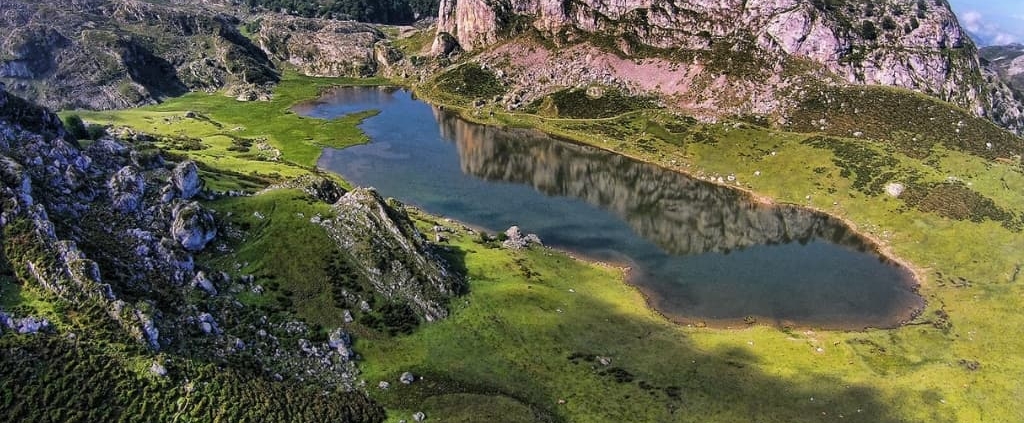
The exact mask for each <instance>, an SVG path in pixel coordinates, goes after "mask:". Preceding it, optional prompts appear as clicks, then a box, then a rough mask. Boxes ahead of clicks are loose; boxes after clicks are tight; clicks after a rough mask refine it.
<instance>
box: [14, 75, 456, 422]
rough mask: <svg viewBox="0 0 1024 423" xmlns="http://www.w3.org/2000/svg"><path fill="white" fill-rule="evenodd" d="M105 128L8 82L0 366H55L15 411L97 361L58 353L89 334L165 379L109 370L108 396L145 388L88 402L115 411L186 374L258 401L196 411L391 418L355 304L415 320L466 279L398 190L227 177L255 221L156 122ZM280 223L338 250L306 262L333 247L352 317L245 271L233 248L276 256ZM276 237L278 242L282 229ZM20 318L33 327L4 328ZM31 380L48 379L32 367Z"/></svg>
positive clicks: (19, 399)
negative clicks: (95, 131)
mask: <svg viewBox="0 0 1024 423" xmlns="http://www.w3.org/2000/svg"><path fill="white" fill-rule="evenodd" d="M190 113H191V112H190ZM192 116H193V118H196V117H197V116H196V115H195V114H194V113H193V114H192ZM110 132H111V133H112V134H115V135H106V134H104V135H103V136H101V137H100V138H99V139H98V140H96V141H91V142H89V143H87V144H86V146H83V145H82V144H80V143H79V142H78V141H76V140H75V139H74V138H73V137H72V136H71V135H70V134H69V133H68V131H67V130H65V129H64V126H63V124H62V123H61V120H60V119H59V118H58V117H57V116H56V115H55V114H53V113H52V112H50V111H48V110H46V109H44V108H42V107H39V106H37V105H34V104H32V103H30V102H28V101H26V100H23V99H21V98H18V97H16V96H13V95H9V94H8V93H7V92H6V91H5V90H4V89H3V85H0V176H2V178H0V179H2V185H0V200H2V203H3V204H4V206H3V212H2V214H0V229H2V235H0V241H2V245H0V300H2V302H0V336H2V339H0V341H2V342H0V349H3V350H4V353H3V354H0V357H4V358H3V359H2V360H0V367H3V368H5V369H13V368H22V367H23V365H20V364H18V363H20V362H22V360H27V361H28V362H31V363H33V364H32V365H33V366H36V367H35V368H37V371H39V372H43V373H45V374H48V375H49V376H47V377H48V378H51V382H45V381H43V380H37V379H36V378H35V377H34V376H30V375H23V374H21V373H18V375H17V376H11V377H12V379H9V380H10V381H15V380H18V381H21V382H19V388H18V390H17V392H12V393H11V394H12V395H14V398H15V399H16V401H14V402H13V403H11V402H8V403H5V404H2V405H0V414H2V415H5V416H18V415H21V414H19V413H23V412H25V411H27V410H17V409H8V408H7V407H9V406H10V405H11V404H26V403H29V402H31V401H32V399H31V398H33V397H37V396H39V395H38V392H39V390H41V389H49V388H45V386H47V385H48V384H51V383H59V384H61V386H63V384H66V383H68V381H69V380H72V379H73V378H75V377H79V376H82V375H81V374H79V373H76V372H71V371H66V372H64V373H53V372H52V371H51V370H50V369H54V368H55V367H53V366H58V365H63V364H61V363H65V362H66V365H67V366H75V368H76V369H78V368H81V367H78V366H85V367H89V366H93V365H94V364H95V363H94V361H82V359H80V358H66V357H65V358H61V355H62V354H75V353H76V351H78V352H81V351H83V350H81V349H80V347H78V346H77V345H78V344H77V343H78V342H79V341H78V340H82V341H84V342H87V343H89V345H92V346H91V347H89V348H94V349H97V352H96V353H95V354H99V355H102V354H108V353H109V352H110V351H114V350H118V351H120V350H127V351H130V352H131V355H130V356H129V358H128V359H127V360H130V361H132V363H136V364H126V363H119V364H115V365H114V366H113V367H104V368H103V370H92V372H101V371H102V372H108V371H109V372H115V373H117V372H121V373H123V372H124V371H125V369H126V368H128V369H131V368H132V366H136V367H138V366H139V365H138V364H137V363H145V364H144V365H143V367H144V370H140V372H141V374H142V377H143V380H142V381H138V382H134V383H137V384H158V385H159V384H163V385H168V386H167V387H165V390H166V393H167V395H161V396H150V397H146V398H138V397H137V396H138V392H142V391H141V390H139V391H138V392H134V391H133V390H128V391H125V390H124V389H123V387H130V386H132V385H128V384H126V383H124V382H123V381H121V380H120V379H117V378H124V377H129V378H130V377H131V376H130V375H129V376H124V375H123V374H120V373H117V374H116V375H114V376H111V377H113V378H115V379H112V380H109V381H108V382H109V383H118V384H119V385H118V386H119V388H117V389H114V390H112V391H111V392H110V393H109V395H111V396H112V397H111V398H112V401H114V402H115V403H118V404H121V403H120V402H119V401H127V403H129V404H137V405H134V406H129V405H127V404H123V405H121V406H117V407H114V406H111V407H98V406H97V405H95V404H94V405H81V406H80V407H81V409H95V411H97V412H99V411H102V412H103V413H106V414H103V416H102V417H98V416H94V417H95V418H96V420H97V421H116V420H118V416H119V414H117V413H120V412H126V411H125V410H126V408H129V407H153V406H155V407H158V408H159V409H162V410H169V409H172V408H173V406H172V405H170V403H172V402H174V401H177V400H178V399H180V398H181V397H182V396H187V395H188V393H189V392H191V390H192V389H193V388H192V387H191V386H192V385H191V383H192V382H190V380H196V381H204V382H202V383H204V384H205V383H208V382H209V383H217V384H218V385H216V386H218V388H216V389H203V390H202V393H201V395H202V396H204V397H209V398H213V401H212V402H211V403H210V404H217V403H224V402H231V403H233V404H243V405H244V404H248V406H247V407H243V408H244V409H241V410H240V409H238V408H237V407H232V408H231V409H227V410H225V409H220V410H215V409H210V408H209V407H205V406H202V405H200V406H197V407H190V411H189V413H198V414H192V415H193V416H194V417H195V416H199V415H202V416H207V417H209V418H210V419H213V416H222V417H224V418H227V419H228V420H232V421H234V420H240V419H245V418H255V419H256V420H260V421H268V420H266V419H268V418H271V417H273V418H275V419H276V418H279V417H281V414H280V413H282V410H291V412H290V414H289V417H288V421H310V420H311V419H313V420H317V421H322V419H323V415H324V414H329V415H331V419H337V420H338V421H348V422H354V421H380V420H381V419H382V414H381V409H380V408H379V406H377V405H376V404H374V403H373V402H372V401H370V400H369V399H368V398H367V397H366V396H365V394H363V393H361V392H360V391H359V390H358V386H359V382H358V379H357V377H358V375H359V369H358V368H357V367H356V362H355V359H356V357H357V355H356V353H355V352H354V351H353V335H352V333H351V332H350V331H351V330H352V328H351V327H349V326H348V324H349V323H351V322H352V321H353V319H354V318H355V317H358V318H359V319H360V322H361V323H360V324H361V325H363V326H360V327H369V328H380V329H381V330H385V329H386V330H389V331H396V332H397V331H409V330H411V328H412V327H415V326H416V325H417V324H419V322H421V321H434V320H438V319H441V318H444V317H446V316H447V300H448V299H449V298H451V297H452V296H454V295H457V294H459V293H461V292H463V291H464V289H463V288H462V284H463V279H462V277H461V276H460V275H459V274H457V273H455V272H453V271H451V270H449V268H448V263H447V262H446V261H444V260H443V259H441V258H440V257H439V256H438V255H437V254H436V253H435V252H434V247H433V246H432V245H431V244H429V243H427V242H426V240H425V237H424V236H423V235H422V234H420V233H419V232H418V231H417V230H416V229H415V226H414V225H413V223H412V221H411V220H410V219H409V217H408V216H407V215H405V214H404V212H402V211H401V210H400V209H398V207H401V206H400V205H398V204H396V203H393V202H389V201H385V200H384V199H382V198H381V197H380V196H378V195H376V194H375V193H373V192H372V191H371V192H368V191H364V190H355V191H352V192H350V193H346V192H345V190H343V189H342V188H340V187H339V186H338V185H337V184H336V183H335V182H334V181H333V180H330V179H324V178H322V177H314V176H310V175H307V176H304V177H300V178H298V179H294V180H291V181H288V182H286V183H282V184H278V185H275V186H271V187H269V188H268V189H267V190H265V191H263V192H261V193H258V194H255V195H252V194H250V195H242V194H238V193H235V194H233V196H239V195H241V197H239V199H238V200H236V201H235V206H234V207H239V204H240V205H241V207H248V208H249V210H250V211H249V213H246V215H245V217H246V218H247V219H249V220H248V221H240V220H239V217H238V216H235V215H234V214H233V213H231V212H228V213H222V212H221V211H219V210H218V209H217V208H224V207H228V206H225V205H224V204H223V202H216V201H215V200H218V199H223V198H233V197H231V196H228V195H226V193H223V192H216V191H212V190H209V189H207V188H206V184H205V182H204V175H207V176H209V175H210V173H209V171H201V170H200V168H199V166H197V164H196V163H195V162H192V161H188V160H181V161H179V162H177V163H174V162H170V161H168V159H165V153H164V152H163V151H162V150H160V149H159V147H157V145H156V144H155V143H157V142H162V141H161V140H162V138H161V137H158V136H152V135H149V134H144V133H139V132H136V131H133V130H128V129H118V130H111V131H110ZM179 160H180V159H179ZM213 175H215V177H217V175H218V174H216V173H213ZM266 205H270V207H269V209H268V208H263V207H265V206H266ZM278 207H291V208H293V209H296V210H302V211H301V212H299V213H298V214H300V215H302V216H301V217H300V218H295V213H288V212H285V213H282V214H274V213H273V212H274V211H275V210H277V208H278ZM252 208H256V211H255V212H253V211H251V210H252ZM261 210H262V211H263V212H265V213H267V214H268V215H269V217H271V218H272V219H273V221H268V222H266V223H265V224H253V223H251V222H252V221H256V222H259V221H262V220H263V219H264V218H265V217H264V215H262V214H261V212H260V211H261ZM314 211H315V212H316V214H315V216H313V212H314ZM306 213H309V215H310V217H305V214H306ZM335 216H337V217H335ZM282 224H290V225H295V226H296V227H299V228H301V231H303V232H305V233H306V235H304V236H303V238H302V239H300V240H299V242H307V241H308V240H309V238H308V237H310V236H317V237H319V239H322V240H323V243H319V242H318V243H316V245H317V248H319V249H322V250H326V251H331V252H333V253H332V254H331V255H330V257H302V258H301V260H297V263H299V264H300V265H310V263H320V262H321V261H326V260H329V261H330V263H329V268H327V269H324V272H325V274H326V275H327V276H328V277H329V278H330V280H329V281H328V282H327V283H329V284H334V285H336V286H335V287H334V288H333V293H332V291H331V289H330V288H328V293H327V294H326V295H328V296H332V295H333V301H334V304H336V306H337V307H346V308H347V309H346V310H344V314H345V316H347V317H346V318H345V320H344V323H345V325H344V326H343V327H333V328H324V327H322V326H320V325H319V324H317V325H313V324H311V323H307V322H306V321H304V320H303V319H300V318H296V317H295V314H294V307H292V304H293V303H292V301H291V299H290V298H289V297H290V296H292V295H293V293H291V292H289V291H287V290H285V291H284V292H283V293H282V292H279V290H278V284H279V282H278V281H276V280H275V279H276V278H277V277H276V275H275V272H280V271H281V270H280V269H279V267H275V268H273V269H259V270H258V271H259V274H252V273H245V272H246V270H248V269H249V268H248V267H247V266H249V263H248V262H245V263H244V266H243V263H241V262H240V260H239V259H237V258H236V257H237V256H236V255H237V254H239V252H240V251H241V252H244V254H246V257H257V258H259V259H260V260H264V259H267V260H269V259H274V260H278V259H280V257H276V254H275V253H272V252H271V253H268V252H267V251H266V250H261V248H265V247H262V246H261V244H260V243H259V240H260V239H262V238H263V237H264V236H265V233H266V232H264V231H270V230H279V229H274V228H277V227H278V226H275V225H282ZM271 238H274V242H275V243H276V244H277V245H281V244H282V243H285V242H286V240H284V239H283V238H281V237H271ZM254 254H255V256H254ZM267 254H270V255H271V256H272V257H264V256H266V255H267ZM303 272H304V273H310V272H312V270H310V269H305V270H304V271H303ZM289 282H294V281H289ZM319 283H324V282H323V281H319ZM275 303H276V305H275ZM41 304H43V306H41ZM9 306H12V307H11V308H8V307H9ZM54 307H58V308H59V310H60V312H53V311H52V310H54ZM349 309H350V310H351V312H350V311H349ZM340 312H341V310H340V309H339V313H340ZM339 315H340V314H339ZM337 320H338V321H339V322H341V318H340V317H339V318H338V319H337ZM8 329H12V330H13V331H14V332H15V333H21V334H38V337H30V338H25V337H17V336H14V335H11V336H3V335H4V332H6V331H7V330H8ZM65 341H67V342H71V341H74V342H75V344H74V345H76V346H71V345H65ZM42 345H50V346H49V347H43V346H42ZM53 355H56V356H53ZM69 360H70V361H69ZM90 360H91V359H90ZM210 364H216V365H218V366H220V368H221V369H226V370H225V372H224V373H221V374H220V375H218V376H211V375H210V374H208V373H207V372H206V371H205V370H202V369H204V368H206V366H209V365H210ZM104 366H106V365H104ZM18 371H19V372H22V370H18ZM5 373H7V374H10V373H9V372H8V370H5ZM223 378H228V379H227V380H225V379H223ZM232 378H241V380H248V381H253V383H255V385H253V386H256V388H254V389H257V390H258V391H267V392H285V393H284V394H283V396H281V397H280V398H276V397H277V396H278V395H281V394H274V395H273V396H275V398H272V399H260V398H259V396H258V395H257V396H256V397H247V398H244V399H241V398H239V399H230V398H227V397H225V396H224V395H225V393H226V392H231V390H233V389H237V387H238V386H239V382H238V379H232ZM33 380H35V381H38V383H36V382H33V383H28V382H27V381H33ZM91 383H93V384H98V383H99V382H91ZM247 383H248V382H247ZM97 386H98V385H97ZM221 387H222V388H223V389H224V391H221V390H220V389H221ZM62 392H65V391H62ZM69 392H70V391H67V392H65V394H67V395H71V394H70V393H69ZM307 392H316V393H318V395H312V394H306V393H307ZM76 398H77V397H76ZM165 401H166V403H165ZM236 401H237V402H236ZM252 401H256V402H258V404H253V403H252ZM145 404H149V405H145ZM268 404H269V408H263V407H268ZM69 406H70V405H69ZM44 410H45V411H44ZM62 410H63V409H61V408H45V407H41V408H39V409H36V410H35V411H33V412H32V414H30V416H31V417H32V418H40V416H43V415H50V416H60V414H46V413H61V412H62ZM111 413H113V414H111ZM26 417H27V416H26ZM55 420H65V419H64V418H59V417H58V418H55Z"/></svg>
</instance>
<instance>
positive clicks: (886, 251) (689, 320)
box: [289, 84, 928, 332]
mask: <svg viewBox="0 0 1024 423" xmlns="http://www.w3.org/2000/svg"><path fill="white" fill-rule="evenodd" d="M351 88H378V89H394V90H406V91H409V92H410V93H411V94H412V95H413V96H414V98H415V99H417V100H420V101H422V102H424V103H427V104H429V105H431V106H434V107H438V108H441V109H442V110H445V111H448V112H455V113H456V114H457V116H458V118H459V119H462V120H464V121H466V122H468V123H472V124H477V125H483V126H488V127H494V128H516V129H527V130H531V131H537V132H539V133H542V134H544V135H546V136H548V137H550V138H552V139H554V140H557V141H559V142H565V143H569V144H574V145H578V146H585V147H591V148H596V149H599V150H602V151H605V152H608V153H611V154H615V155H618V156H622V157H626V158H628V159H631V160H635V161H637V162H640V163H644V164H646V165H650V166H655V167H658V168H660V169H662V170H665V171H667V172H674V173H677V174H680V175H683V176H685V177H687V178H691V179H693V180H696V181H701V182H704V183H708V184H711V185H715V186H718V187H722V188H726V189H729V190H732V191H736V192H738V193H740V194H741V195H742V196H743V197H745V199H746V200H749V201H752V202H755V203H757V204H759V205H763V206H768V207H774V206H791V207H796V208H800V209H804V210H808V211H811V212H814V213H819V214H822V215H824V216H827V217H830V218H832V219H835V220H837V221H839V222H841V223H842V224H843V225H845V226H846V227H847V228H848V229H849V230H850V231H851V232H852V233H853V234H855V235H857V236H858V237H861V238H862V239H863V240H864V241H865V242H866V244H867V246H868V247H869V248H870V251H869V252H870V253H872V254H875V255H877V256H879V258H880V259H882V260H884V261H887V262H890V263H892V264H893V265H895V266H897V267H898V270H899V271H900V272H904V273H906V274H907V275H908V276H909V277H908V280H909V283H908V284H906V285H905V286H904V287H905V288H907V289H908V291H909V292H911V293H913V294H914V296H915V299H916V300H917V301H915V303H916V304H907V305H908V306H909V307H907V308H906V309H905V310H903V312H902V313H898V314H897V315H893V319H892V320H893V324H891V325H880V326H865V325H856V324H850V325H842V324H830V325H821V326H818V325H814V324H810V323H801V322H794V321H778V320H777V319H774V318H770V317H765V316H757V315H750V316H747V317H744V318H742V319H721V318H706V317H699V316H685V315H675V314H669V313H666V312H663V311H662V310H660V309H658V308H657V307H655V306H654V305H653V301H654V298H653V297H652V293H651V292H649V291H648V290H645V289H643V288H642V287H641V286H639V285H638V284H636V283H634V282H633V278H632V277H631V274H632V270H631V266H629V265H628V264H622V263H614V262H609V261H606V260H599V259H595V258H592V257H588V256H587V255H585V254H582V253H580V252H577V251H573V250H572V249H566V248H555V247H549V246H543V247H541V248H545V249H548V250H551V251H555V252H557V253H560V254H564V255H566V256H567V257H569V258H571V259H574V260H577V261H581V262H585V263H588V264H591V265H597V266H601V267H606V268H613V269H618V270H619V271H621V272H622V282H623V283H624V284H625V285H627V286H629V287H630V288H631V289H633V290H635V291H636V292H637V293H638V294H640V295H641V296H642V297H643V298H644V303H645V304H644V306H645V307H646V308H647V309H648V310H649V311H651V312H653V313H655V314H657V315H659V316H661V317H662V318H663V319H665V320H666V321H668V322H671V323H673V324H676V325H679V326H683V327H690V328H708V329H713V330H729V331H735V330H743V329H747V328H749V327H751V326H767V327H772V328H776V329H779V330H822V331H830V332H863V331H868V330H871V329H883V330H891V329H898V328H901V327H903V326H906V325H908V324H910V323H911V322H913V321H914V320H915V319H916V318H917V317H919V316H920V315H921V313H923V312H924V310H926V309H927V307H928V301H927V299H926V298H925V297H923V296H922V295H921V293H920V287H921V286H922V285H923V284H925V282H926V280H927V278H926V276H925V273H926V269H925V268H922V267H918V266H916V265H915V264H913V263H911V262H910V261H908V260H906V259H904V258H902V257H900V256H898V255H897V254H895V253H894V252H893V251H892V247H891V246H888V245H886V244H885V243H883V242H882V241H881V240H880V239H879V238H878V237H876V236H875V235H874V234H872V233H869V232H865V231H860V230H859V229H858V227H857V225H856V223H854V222H853V221H851V220H850V219H848V218H846V217H844V216H839V215H836V214H834V213H830V212H828V211H826V210H823V209H820V208H817V207H813V206H809V205H805V204H797V203H789V202H778V201H776V199H774V198H772V197H770V196H768V195H765V194H761V193H758V192H755V191H754V190H753V189H751V188H746V187H742V186H736V185H730V184H726V183H720V182H718V181H716V180H714V179H713V178H702V177H700V176H698V175H695V174H694V173H693V172H691V171H688V170H687V169H685V168H682V167H668V166H665V165H663V164H661V163H658V162H656V161H652V160H649V159H646V158H643V157H638V156H636V155H634V154H629V153H627V152H622V151H616V150H612V149H610V148H608V147H607V146H603V145H600V144H598V143H594V142H588V141H587V140H585V139H582V138H581V139H577V138H571V137H567V136H563V135H559V134H554V133H550V132H546V131H544V130H543V129H542V128H539V127H536V126H512V125H502V124H495V123H494V122H488V121H484V120H481V119H477V118H475V117H474V116H472V114H471V113H469V112H470V109H468V108H465V107H459V106H454V105H450V104H444V103H440V102H438V101H436V99H432V98H430V97H429V96H425V95H423V93H422V91H421V90H417V89H416V87H409V86H405V85H402V84H380V85H355V84H339V85H336V86H332V87H325V88H323V89H321V90H320V91H319V93H318V95H317V96H316V97H315V98H310V99H307V100H303V101H299V102H297V103H295V104H293V105H292V106H291V107H289V110H292V111H294V110H295V108H296V107H299V106H303V105H307V104H315V103H316V102H318V101H319V100H320V99H321V98H323V97H325V96H328V95H331V93H332V92H334V91H337V90H341V89H351ZM506 114H508V115H510V116H514V115H516V113H506ZM531 116H532V115H531ZM372 117H373V116H372V115H371V116H367V119H368V118H372ZM307 119H317V118H313V117H307ZM581 121H586V120H581ZM372 142H373V140H372V139H369V140H368V142H367V143H372ZM357 145H358V144H357ZM328 148H331V147H325V148H323V149H321V154H322V151H324V150H327V149H328ZM346 148H347V147H346ZM338 150H341V149H338ZM317 162H319V157H318V159H317ZM317 168H318V169H319V170H321V171H323V172H328V173H332V174H335V175H337V176H339V177H340V176H341V175H338V174H337V173H334V172H333V171H331V170H329V169H325V168H323V167H320V166H319V164H318V165H317ZM407 207H409V206H408V205H407ZM412 207H415V208H416V209H417V210H419V211H420V212H421V213H423V214H426V215H430V216H435V217H439V218H444V219H449V220H451V221H452V222H454V223H458V224H460V225H462V226H463V227H466V228H471V229H473V230H477V231H487V230H486V229H484V228H482V227H479V226H476V225H472V224H468V223H466V222H462V221H460V220H457V219H452V218H448V217H445V216H442V215H437V214H434V213H429V212H427V211H425V210H423V209H421V208H419V207H418V206H415V205H413V206H412ZM531 248H533V247H531Z"/></svg>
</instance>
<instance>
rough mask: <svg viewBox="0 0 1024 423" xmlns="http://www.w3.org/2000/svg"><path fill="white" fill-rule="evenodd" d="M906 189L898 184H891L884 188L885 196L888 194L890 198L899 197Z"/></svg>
mask: <svg viewBox="0 0 1024 423" xmlns="http://www.w3.org/2000/svg"><path fill="white" fill-rule="evenodd" d="M906 189H907V187H906V186H904V185H903V184H901V183H899V182H892V183H889V184H888V185H886V186H885V192H886V194H889V195H890V196H892V197H899V196H900V195H902V194H903V191H905V190H906Z"/></svg>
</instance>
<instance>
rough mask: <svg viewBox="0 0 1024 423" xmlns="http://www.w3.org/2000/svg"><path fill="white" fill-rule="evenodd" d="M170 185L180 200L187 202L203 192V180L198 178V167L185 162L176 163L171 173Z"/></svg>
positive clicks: (192, 163) (189, 161)
mask: <svg viewBox="0 0 1024 423" xmlns="http://www.w3.org/2000/svg"><path fill="white" fill-rule="evenodd" d="M171 184H172V185H174V189H175V190H176V191H177V193H178V196H179V197H180V198H181V199H182V200H189V199H191V198H192V197H194V196H195V195H196V194H198V193H199V191H202V190H203V180H202V178H200V177H199V166H196V162H193V161H191V160H187V161H184V162H181V163H178V165H177V166H175V167H174V171H173V172H171Z"/></svg>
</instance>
